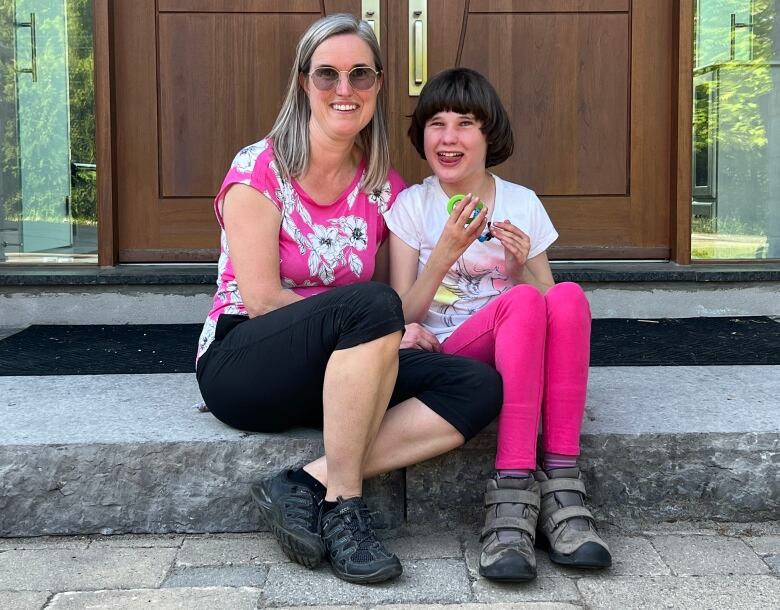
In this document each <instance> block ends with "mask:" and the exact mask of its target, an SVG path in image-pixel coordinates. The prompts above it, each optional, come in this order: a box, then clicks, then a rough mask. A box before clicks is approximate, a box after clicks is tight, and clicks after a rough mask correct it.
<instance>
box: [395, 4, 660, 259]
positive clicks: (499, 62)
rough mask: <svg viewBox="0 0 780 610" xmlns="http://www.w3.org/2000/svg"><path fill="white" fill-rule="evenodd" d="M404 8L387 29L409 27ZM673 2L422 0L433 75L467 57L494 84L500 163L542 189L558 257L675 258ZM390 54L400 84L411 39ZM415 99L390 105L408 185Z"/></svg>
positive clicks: (415, 168) (413, 159) (413, 177)
mask: <svg viewBox="0 0 780 610" xmlns="http://www.w3.org/2000/svg"><path fill="white" fill-rule="evenodd" d="M399 4H401V5H403V6H399V7H397V11H396V13H395V14H391V15H390V22H391V27H392V28H395V29H397V31H405V30H404V29H403V28H408V24H407V19H408V17H407V15H406V13H405V12H404V11H405V10H406V3H405V2H404V3H399ZM672 5H673V2H672V1H671V0H658V1H657V2H655V1H654V2H631V1H630V0H522V1H520V0H471V1H470V2H468V3H466V2H456V1H453V2H450V1H448V0H429V2H428V20H429V21H428V27H429V30H428V40H429V46H428V74H429V75H433V74H436V73H437V72H438V71H440V70H442V69H444V68H447V67H450V66H453V65H460V66H466V67H471V68H474V69H476V70H479V71H480V72H482V73H483V74H485V75H486V76H487V77H488V78H489V79H490V80H491V82H492V83H493V84H494V85H495V86H496V89H497V90H498V92H499V94H500V95H501V98H502V100H503V101H504V103H505V105H506V107H507V110H508V111H509V113H510V117H511V119H512V126H513V129H514V132H515V153H514V155H513V157H512V158H511V159H510V160H508V161H507V162H506V163H504V164H503V165H501V166H499V167H497V168H496V172H497V173H498V174H499V175H501V176H504V177H505V178H507V179H509V180H512V181H515V182H519V183H521V184H525V185H527V186H529V187H531V188H533V189H534V190H535V191H537V193H539V195H540V196H541V198H542V201H543V202H544V204H545V207H546V208H547V210H548V212H549V213H550V216H551V217H552V219H553V222H554V223H555V225H556V227H557V228H558V230H559V233H560V239H559V240H558V242H556V244H555V245H554V246H553V248H551V251H550V253H551V256H552V257H553V258H667V257H668V255H669V239H670V237H669V209H670V205H671V201H670V192H671V189H670V182H669V179H670V176H669V159H670V133H671V129H670V125H671V123H670V121H671V115H670V114H669V112H670V99H671V90H670V86H671V82H672V79H671V74H672V73H671V68H670V66H671V49H672V48H673V45H672V38H671V26H672V23H673V22H672V13H671V10H672V8H673V6H672ZM389 53H390V55H391V57H392V62H390V63H391V67H390V70H391V72H390V73H389V76H391V77H392V78H391V79H390V80H391V82H399V83H402V84H403V83H406V81H407V78H408V73H407V69H408V68H407V66H408V43H407V44H403V45H401V46H400V47H398V48H394V49H390V50H389ZM402 86H403V85H402ZM398 89H400V87H399V88H398ZM416 100H417V98H415V97H410V96H408V95H407V94H406V92H405V91H404V92H403V93H402V94H400V95H396V98H395V99H394V101H393V103H392V104H391V112H392V115H391V116H392V119H393V121H391V126H390V129H391V137H392V145H391V154H392V158H393V161H394V163H396V165H397V166H398V168H399V170H400V171H401V172H402V174H403V175H404V176H405V177H406V178H407V180H408V181H410V182H418V181H419V180H421V179H422V178H423V177H425V176H427V175H428V174H429V173H430V170H429V168H428V167H427V164H426V163H425V162H424V161H422V160H420V159H419V158H418V156H417V155H416V154H414V153H413V151H412V150H411V145H410V144H409V141H408V138H407V136H406V130H407V128H408V125H409V122H408V118H407V117H408V115H409V114H411V112H412V111H413V109H414V106H415V104H416Z"/></svg>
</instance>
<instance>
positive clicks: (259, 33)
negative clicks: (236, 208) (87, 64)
mask: <svg viewBox="0 0 780 610" xmlns="http://www.w3.org/2000/svg"><path fill="white" fill-rule="evenodd" d="M323 9H324V11H325V13H328V14H329V13H334V12H353V13H354V14H359V11H360V0H325V1H324V2H323V1H322V0H133V1H132V2H124V1H123V2H115V3H113V15H112V25H113V32H114V41H113V51H114V65H113V71H114V100H115V102H114V104H115V110H114V120H115V127H114V142H115V161H114V165H115V167H116V168H117V170H116V175H115V177H114V180H115V184H116V195H115V196H116V199H117V203H116V207H117V217H118V218H117V221H118V242H119V243H118V255H119V261H120V262H157V261H214V260H216V259H217V257H218V255H219V234H218V229H217V226H216V222H215V219H214V212H213V208H212V200H213V197H214V195H215V194H216V191H217V190H218V189H219V186H220V184H221V182H222V179H223V178H224V175H225V172H226V171H227V168H228V167H229V165H230V162H231V160H232V159H233V156H234V155H235V154H236V152H237V151H238V150H239V149H240V148H241V147H242V146H245V145H247V144H251V143H252V142H255V141H257V140H260V139H261V138H262V137H263V136H264V135H265V134H266V133H267V132H268V130H269V129H270V128H271V126H272V125H273V122H274V119H275V118H276V115H277V113H278V111H279V108H280V106H281V103H282V99H283V97H284V93H285V89H286V86H287V79H288V77H289V71H290V67H291V66H292V63H293V60H294V58H295V43H296V41H297V40H298V39H299V38H300V36H301V34H303V32H304V31H306V29H307V28H308V27H309V25H311V24H312V23H313V22H314V21H316V20H317V19H319V18H320V17H321V16H322V15H323Z"/></svg>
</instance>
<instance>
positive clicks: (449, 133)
mask: <svg viewBox="0 0 780 610" xmlns="http://www.w3.org/2000/svg"><path fill="white" fill-rule="evenodd" d="M441 139H442V142H446V143H452V142H456V141H457V139H458V134H457V131H456V130H455V129H453V128H452V127H445V128H444V133H442V135H441Z"/></svg>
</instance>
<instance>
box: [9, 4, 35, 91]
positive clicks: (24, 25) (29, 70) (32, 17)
mask: <svg viewBox="0 0 780 610" xmlns="http://www.w3.org/2000/svg"><path fill="white" fill-rule="evenodd" d="M14 25H16V27H18V28H30V56H31V60H32V61H31V62H30V63H31V67H30V68H17V69H16V72H17V73H18V74H32V81H33V82H34V83H37V82H38V48H37V47H38V45H37V42H36V40H35V35H36V34H35V13H30V20H29V21H17V22H16V23H15V24H14Z"/></svg>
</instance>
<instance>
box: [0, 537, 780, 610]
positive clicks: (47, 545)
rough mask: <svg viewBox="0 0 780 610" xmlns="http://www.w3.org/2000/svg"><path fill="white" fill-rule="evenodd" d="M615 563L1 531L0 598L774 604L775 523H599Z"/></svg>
mask: <svg viewBox="0 0 780 610" xmlns="http://www.w3.org/2000/svg"><path fill="white" fill-rule="evenodd" d="M602 532H603V533H604V537H605V539H606V540H607V541H608V543H609V544H610V546H611V547H612V550H613V555H614V558H615V562H614V565H613V567H612V568H611V569H609V570H607V571H604V572H585V571H577V570H570V569H563V568H560V567H558V566H555V565H554V564H552V563H550V561H549V559H548V558H547V556H546V553H544V552H542V551H538V552H537V558H538V563H539V578H538V579H537V580H536V581H534V582H532V583H528V584H522V585H499V584H496V583H493V582H490V581H488V580H485V579H482V578H480V577H479V575H478V574H477V570H476V557H477V553H478V549H479V542H478V540H477V534H476V533H475V532H463V533H461V534H458V533H457V532H447V533H444V534H441V533H438V534H433V533H431V532H430V531H423V530H418V531H414V530H413V529H412V528H404V529H401V530H396V531H394V532H385V533H384V537H388V536H391V537H392V538H390V539H389V541H388V546H389V547H390V548H391V549H392V550H394V551H395V552H396V553H397V554H398V555H399V557H400V558H401V560H402V562H403V564H404V574H403V576H402V577H401V578H399V579H398V580H396V581H394V582H392V583H386V584H382V585H374V586H360V585H351V584H348V583H345V582H342V581H340V580H338V579H337V578H336V577H335V576H333V575H332V574H331V572H330V569H329V567H328V566H326V565H323V566H320V568H318V569H316V570H313V571H312V570H307V569H306V568H303V567H301V566H299V565H297V564H294V563H291V562H290V561H288V560H287V558H286V557H285V556H284V555H283V554H282V553H281V551H280V550H279V548H278V547H277V545H276V542H275V541H274V540H273V538H271V536H270V535H269V534H267V533H255V534H224V535H213V534H212V535H165V536H113V537H103V536H90V537H60V538H15V539H14V538H6V539H0V608H3V609H9V610H27V609H30V610H38V609H41V608H47V609H49V608H52V609H57V610H64V609H68V610H71V609H86V608H89V609H96V608H111V609H116V608H126V609H136V608H150V607H153V608H155V609H166V610H167V609H172V608H186V609H195V610H200V609H203V610H220V609H225V610H240V609H242V608H294V607H300V606H308V607H316V608H326V607H327V608H331V609H334V610H335V609H336V608H338V609H341V610H343V609H348V610H357V609H361V610H362V609H373V608H378V609H379V608H381V609H382V610H395V609H398V608H411V609H427V608H430V609H432V608H437V607H442V606H444V607H446V608H448V609H451V610H478V609H481V608H491V609H496V610H520V609H525V608H529V609H535V610H564V609H568V610H574V609H577V608H580V609H601V608H607V609H613V608H614V609H616V610H617V609H619V610H632V609H640V608H642V609H644V608H647V609H653V610H655V609H657V608H674V609H678V608H679V609H735V610H737V609H764V608H778V607H780V522H772V523H757V524H744V523H743V524H716V523H676V524H666V523H664V524H653V525H637V524H629V525H622V526H621V525H610V526H606V527H602Z"/></svg>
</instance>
